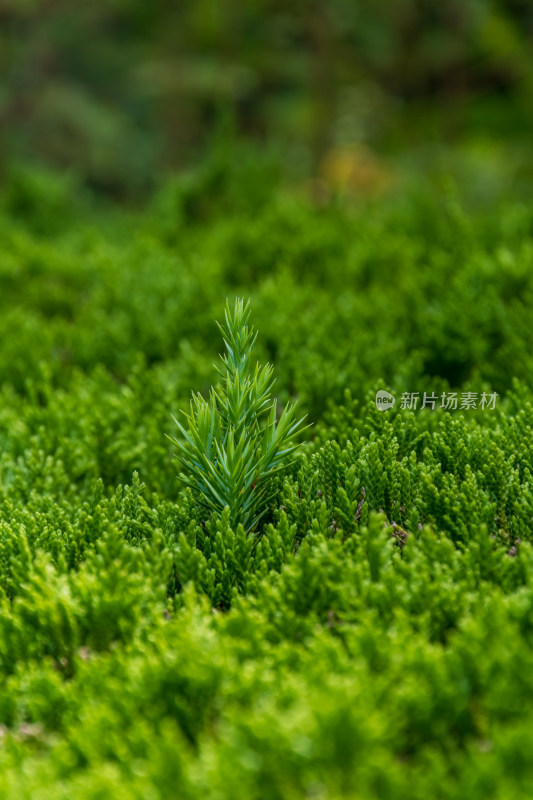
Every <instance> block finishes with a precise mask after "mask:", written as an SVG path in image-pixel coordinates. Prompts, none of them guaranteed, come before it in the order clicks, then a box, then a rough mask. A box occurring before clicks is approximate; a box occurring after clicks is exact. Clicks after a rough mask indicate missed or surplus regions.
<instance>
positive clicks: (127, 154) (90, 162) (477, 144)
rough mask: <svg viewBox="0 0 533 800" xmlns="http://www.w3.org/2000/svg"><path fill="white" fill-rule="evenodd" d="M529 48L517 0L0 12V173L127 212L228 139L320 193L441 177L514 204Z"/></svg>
mask: <svg viewBox="0 0 533 800" xmlns="http://www.w3.org/2000/svg"><path fill="white" fill-rule="evenodd" d="M532 43H533V3H531V2H530V0H505V1H504V0H500V2H497V1H496V0H494V1H491V0H444V2H443V0H305V2H304V0H293V1H292V2H289V3H287V2H286V0H254V2H251V3H235V2H234V1H233V0H191V1H188V0H182V2H179V3H169V2H163V1H162V0H152V2H149V3H148V2H146V0H107V2H104V3H89V2H80V3H72V2H70V1H69V2H67V0H0V77H1V81H0V175H1V176H5V175H6V172H7V171H9V170H11V169H12V168H13V165H17V164H25V165H28V164H33V165H42V166H43V167H46V168H60V169H62V170H64V169H67V170H70V171H72V172H74V173H75V174H76V175H77V176H78V177H79V178H80V179H81V180H82V181H83V183H84V184H85V185H86V186H88V187H90V188H91V189H92V190H94V191H96V192H98V193H104V194H106V195H108V196H111V197H116V198H120V199H131V200H135V199H136V198H141V197H143V196H144V195H145V193H147V192H149V191H151V190H152V189H153V188H154V186H156V185H157V184H158V182H159V181H160V179H161V178H162V177H165V176H166V175H168V174H169V173H171V172H175V171H182V170H184V169H186V168H189V167H191V166H194V165H195V164H197V163H199V162H200V161H201V160H202V159H203V158H204V157H205V155H206V153H209V151H210V149H211V148H213V146H214V145H213V142H214V141H219V140H220V138H224V137H225V138H226V139H227V138H230V139H233V140H239V141H242V140H244V141H248V140H251V141H252V142H257V143H259V144H260V145H261V146H262V147H263V146H265V145H268V146H272V147H273V148H277V151H278V153H279V154H281V158H282V161H283V166H284V170H285V172H286V175H287V176H288V177H289V179H293V180H295V181H300V180H302V181H305V180H308V181H311V184H310V185H311V186H312V187H313V191H316V192H318V193H320V192H322V191H327V190H329V189H331V187H333V188H338V187H341V188H345V189H348V190H350V189H353V190H354V191H356V192H376V191H377V192H380V191H383V190H384V189H386V187H387V186H389V185H390V184H391V183H394V180H395V176H396V173H397V171H398V170H399V171H400V172H404V173H405V172H411V173H413V174H417V171H418V174H428V173H431V172H432V171H433V170H439V169H440V170H442V169H443V167H444V166H445V168H446V169H447V170H449V171H451V172H452V173H453V172H454V170H455V171H456V172H457V174H458V175H459V178H460V180H463V181H464V182H465V183H469V184H470V183H471V182H472V181H473V182H474V184H475V185H477V186H478V188H479V192H480V194H483V193H484V192H485V191H486V189H487V185H489V186H490V185H491V184H492V183H496V184H497V185H498V186H499V187H503V190H505V191H507V190H509V189H513V190H515V189H516V190H519V189H520V187H527V186H529V185H530V184H531V178H532V177H533V174H532V173H533V171H532V169H531V159H530V155H531V133H532V123H533V102H532V100H533V47H532ZM480 174H482V175H483V176H484V178H483V180H482V181H481V182H479V175H480ZM476 181H477V183H476Z"/></svg>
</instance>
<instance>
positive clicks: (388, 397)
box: [376, 389, 396, 411]
mask: <svg viewBox="0 0 533 800" xmlns="http://www.w3.org/2000/svg"><path fill="white" fill-rule="evenodd" d="M395 402H396V398H395V397H394V395H393V394H391V393H390V392H386V391H385V389H380V390H379V392H376V408H377V409H378V411H388V410H389V408H392V407H393V405H394V403H395Z"/></svg>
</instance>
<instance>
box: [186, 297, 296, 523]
mask: <svg viewBox="0 0 533 800" xmlns="http://www.w3.org/2000/svg"><path fill="white" fill-rule="evenodd" d="M249 316H250V301H249V300H248V302H246V304H245V303H244V300H243V299H237V300H236V301H235V306H234V308H233V311H232V310H231V308H230V306H229V303H228V302H227V303H226V310H225V325H220V324H219V323H217V325H218V327H219V328H220V330H221V332H222V335H223V338H224V344H225V347H226V352H225V354H224V355H223V356H221V360H222V364H221V365H220V366H218V367H217V370H218V372H219V375H220V380H219V382H218V383H217V385H216V386H214V387H212V388H211V392H210V395H209V399H208V400H205V399H204V398H203V397H202V396H201V395H200V394H193V396H192V399H191V404H190V412H189V413H188V414H187V413H185V412H184V417H185V420H184V424H183V425H182V424H181V423H180V422H179V421H178V420H177V419H175V417H173V419H174V421H175V423H176V425H177V426H178V429H179V431H180V433H181V438H180V439H171V441H172V442H173V443H174V444H175V445H176V448H177V457H178V460H179V462H180V465H181V468H182V470H183V473H182V475H181V476H180V477H181V478H182V480H183V481H184V483H185V484H186V485H187V486H189V487H190V489H191V490H192V492H193V494H194V496H195V498H196V499H197V501H198V502H199V503H200V504H201V505H204V506H206V507H207V508H208V509H210V510H212V511H216V512H219V513H220V512H221V511H222V510H223V509H224V508H225V507H226V506H228V507H229V510H230V522H231V525H232V526H233V527H235V526H237V525H238V524H239V523H242V525H243V527H244V528H245V530H246V532H247V533H249V532H250V531H252V530H254V528H256V526H257V524H258V522H259V521H260V519H261V518H262V517H263V515H264V514H265V513H266V511H267V510H268V507H269V502H270V500H271V499H272V497H273V495H272V494H271V493H270V491H269V489H270V487H271V478H272V477H273V476H274V475H276V474H277V473H279V472H280V471H282V470H284V469H286V468H287V467H288V466H289V465H290V464H291V463H292V460H291V455H292V454H293V453H294V451H295V450H296V449H297V447H298V446H299V444H298V442H297V437H298V435H299V434H300V433H301V431H302V430H303V427H302V426H303V422H304V419H305V418H304V417H300V418H298V417H297V413H296V412H297V404H296V403H292V404H289V405H287V406H286V407H285V408H284V409H283V412H282V413H281V416H280V418H279V420H278V419H277V403H276V400H275V399H272V389H273V385H274V378H273V368H272V366H271V365H270V364H266V365H264V366H260V365H259V364H257V363H256V364H255V365H254V364H253V363H252V352H253V346H254V344H255V341H256V338H257V332H255V331H254V329H253V328H251V327H249V326H248V318H249Z"/></svg>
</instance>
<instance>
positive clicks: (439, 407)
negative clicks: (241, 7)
mask: <svg viewBox="0 0 533 800" xmlns="http://www.w3.org/2000/svg"><path fill="white" fill-rule="evenodd" d="M221 175H222V178H221ZM258 176H260V180H258ZM73 186H74V185H73V184H72V183H69V182H67V181H65V180H64V179H63V178H58V177H57V176H54V175H47V174H45V173H39V174H37V173H35V172H32V173H31V174H24V173H18V174H16V175H13V176H12V178H11V179H10V182H9V183H8V184H7V185H6V186H5V187H4V189H3V192H2V195H1V197H0V209H1V211H0V236H1V240H2V248H1V252H0V312H1V313H0V342H1V347H0V672H1V676H2V680H1V681H0V725H1V727H0V794H1V796H2V797H5V798H8V800H24V798H28V800H29V799H30V798H31V800H41V799H43V800H44V798H54V799H55V798H59V799H61V798H65V800H66V798H69V800H71V798H82V799H85V798H108V797H109V798H127V800H130V798H132V799H133V798H135V799H137V798H138V799H139V800H141V798H142V800H146V798H159V797H161V798H168V797H183V798H191V800H192V798H195V799H196V798H199V797H206V798H213V800H214V799H215V798H217V800H218V799H219V798H232V800H233V799H235V800H239V799H240V798H242V800H249V799H250V798H261V799H262V800H268V799H270V798H272V799H273V800H274V799H275V800H278V798H279V799H280V800H281V799H282V798H283V800H291V798H358V797H364V798H368V799H371V798H376V800H378V799H379V800H383V799H387V798H390V800H399V799H400V798H402V799H403V798H409V799H410V800H412V799H413V798H415V799H416V798H420V799H422V798H424V799H425V798H428V797H431V798H442V799H443V800H444V799H446V800H447V799H448V798H449V799H450V800H452V798H453V799H454V800H455V799H456V798H458V797H461V798H462V797H465V798H466V797H468V798H473V800H476V799H477V798H479V799H480V800H481V798H483V800H486V798H502V799H503V798H505V799H506V800H507V799H508V798H523V797H528V796H530V795H531V794H532V792H533V766H532V763H533V762H532V760H531V750H532V747H533V734H532V722H533V669H532V667H533V649H532V637H533V545H532V540H533V536H532V530H533V528H532V524H533V485H532V483H533V482H532V475H533V443H532V429H533V405H532V403H531V391H532V388H533V387H532V384H533V377H532V376H533V355H532V353H533V348H532V347H531V344H532V333H531V309H532V305H533V302H532V301H533V269H532V266H533V263H532V262H533V239H532V237H533V212H532V210H531V207H530V206H528V205H527V204H521V203H519V202H517V201H513V200H509V199H508V198H506V199H505V201H502V202H499V201H498V199H497V198H494V202H492V203H489V204H481V205H479V204H475V203H473V202H472V198H471V197H470V196H468V195H463V194H461V193H460V192H459V191H456V190H454V189H453V187H451V186H444V187H440V188H437V189H435V187H433V188H432V189H431V190H428V191H426V190H425V189H424V187H423V186H422V187H421V186H417V187H416V188H413V187H410V186H405V187H403V188H402V189H401V191H399V192H396V193H394V194H391V195H390V196H389V197H385V198H382V199H381V200H380V201H379V202H367V203H365V204H354V203H352V202H345V201H343V200H342V199H341V198H338V199H336V198H330V200H329V201H328V202H318V203H317V201H316V198H314V196H313V195H311V196H309V194H308V192H307V190H306V189H302V187H293V188H292V189H291V190H287V188H286V187H282V186H280V185H279V184H278V183H277V182H276V175H275V170H272V169H271V164H269V163H268V160H267V159H266V158H265V159H262V157H261V155H260V154H259V153H257V155H256V158H255V159H253V160H252V161H249V162H247V161H246V159H244V158H242V159H239V158H237V157H235V154H232V155H231V157H230V158H229V159H228V161H227V162H221V161H217V162H216V163H209V162H206V164H204V165H203V166H202V167H201V168H200V169H199V170H198V171H197V172H194V173H191V175H189V176H187V178H186V179H182V180H172V181H170V182H168V183H167V184H166V185H165V186H163V187H162V188H161V190H160V191H159V192H158V194H157V195H156V196H155V197H154V198H153V200H151V201H150V203H148V205H147V207H146V208H144V209H142V210H140V211H138V212H129V213H125V212H120V213H119V212H117V211H113V210H111V209H110V208H109V207H108V206H104V205H103V204H102V203H100V204H96V205H91V203H90V201H89V198H83V197H79V195H78V193H77V192H76V191H75V188H73ZM75 198H78V199H75ZM242 297H246V298H248V297H250V303H251V305H250V314H251V317H250V320H251V322H252V323H253V325H254V327H255V328H256V329H257V331H258V336H257V340H256V341H255V342H254V349H253V353H254V356H253V365H252V364H251V363H250V364H249V363H248V362H246V363H247V369H248V366H253V369H255V361H256V360H257V362H258V363H260V364H266V363H270V364H272V365H273V370H274V373H273V374H274V375H275V377H276V383H275V384H274V386H272V387H271V378H272V375H271V373H270V370H269V369H268V368H267V369H266V371H263V372H261V371H259V372H258V373H257V375H256V373H255V372H253V371H252V372H251V373H248V374H249V375H251V376H252V378H253V379H256V380H257V382H256V383H255V384H253V381H252V382H248V383H246V379H245V380H244V381H243V382H242V383H241V382H240V374H239V380H237V374H238V373H239V370H238V369H235V370H234V368H233V367H232V365H231V352H233V353H235V348H234V346H233V342H232V339H231V336H232V330H233V332H234V333H235V332H238V331H239V330H241V331H242V330H243V329H244V328H245V326H246V324H247V321H246V320H244V317H243V316H242V315H246V314H247V313H248V312H245V310H244V307H243V306H241V305H239V303H237V305H236V306H235V300H236V298H242ZM226 298H229V313H228V320H227V321H226V326H227V331H226V339H227V341H228V342H229V350H227V351H226V361H225V362H224V363H223V364H222V373H223V374H222V376H221V375H220V374H218V373H217V370H216V368H215V366H213V362H215V361H216V359H217V353H219V352H220V351H221V349H222V346H223V345H222V341H221V337H220V331H219V330H218V329H217V327H216V325H215V324H214V321H215V320H217V319H218V320H223V319H224V307H225V302H226ZM235 308H236V309H237V315H239V314H241V319H240V323H239V324H236V322H238V321H237V320H236V318H235V316H233V317H232V316H231V312H232V310H233V309H235ZM250 336H251V331H250V328H248V333H247V334H246V335H245V339H244V341H243V348H244V349H243V351H242V353H243V357H244V356H246V354H247V353H248V352H249V350H250V347H249V346H250V345H251V339H250ZM245 345H246V346H245ZM228 357H229V361H228ZM235 363H236V362H235ZM240 363H241V366H242V363H243V361H241V362H240ZM234 366H235V364H234ZM261 376H262V377H261ZM224 380H226V383H224ZM217 384H219V387H222V388H218V389H215V391H216V394H211V395H210V389H211V387H212V386H213V387H217ZM237 385H238V386H239V387H240V389H241V390H242V393H241V395H240V397H241V399H242V398H243V397H244V398H246V397H248V399H250V397H251V396H252V395H250V392H251V391H252V389H251V387H252V386H255V389H254V390H253V391H254V392H255V394H253V393H252V394H253V403H252V402H250V405H249V406H248V408H249V409H251V408H252V407H254V413H255V412H259V411H263V410H264V411H267V406H268V410H270V411H271V409H272V408H274V409H275V408H276V406H275V405H274V401H277V407H278V409H279V411H278V413H276V412H274V413H273V414H272V416H271V417H270V418H269V417H268V416H266V414H264V415H263V416H261V414H259V415H258V416H257V417H255V419H256V422H255V428H254V425H253V424H251V419H252V416H253V415H251V414H249V415H248V416H247V415H246V414H245V416H244V419H245V427H246V426H248V427H247V430H250V425H251V430H252V433H254V435H256V436H257V435H258V434H259V432H262V435H263V436H264V437H266V438H267V439H268V435H269V434H268V431H269V425H271V426H272V427H271V430H274V421H275V419H276V418H277V417H278V414H279V413H281V417H279V421H278V428H277V430H281V431H283V429H284V428H283V424H284V423H282V420H284V419H285V421H286V423H287V426H288V428H287V430H288V431H289V432H290V430H291V427H292V426H293V425H294V424H295V423H296V422H297V420H299V419H300V417H303V416H304V415H306V423H307V422H310V423H312V425H311V426H310V427H308V428H307V429H306V430H303V427H304V426H303V425H302V426H301V428H302V433H301V440H302V445H301V447H299V448H298V449H296V450H294V451H293V452H292V453H290V454H287V456H288V461H287V466H286V469H285V470H284V471H282V472H280V473H279V474H277V475H276V477H275V479H273V480H272V481H271V482H270V481H269V483H268V489H267V488H266V484H265V491H264V494H263V495H262V496H261V507H260V508H258V509H256V508H254V509H253V511H251V512H250V516H248V517H246V515H243V513H242V512H243V509H244V506H242V505H240V504H239V503H228V504H226V503H224V505H223V504H222V503H220V504H219V505H217V503H213V502H211V501H212V499H213V497H212V496H210V495H209V491H207V492H206V489H207V484H206V483H204V484H202V483H201V481H202V473H201V468H202V467H203V466H206V464H205V463H203V462H202V464H200V467H197V465H196V462H195V460H194V459H192V460H191V458H190V456H191V453H192V451H191V450H190V449H188V448H187V444H186V442H187V439H186V438H185V434H187V435H190V431H191V430H194V425H195V424H196V425H197V426H199V425H200V420H201V418H202V414H204V416H205V415H209V414H212V415H213V416H212V417H208V418H209V419H214V420H216V419H218V421H219V423H220V420H221V417H222V419H223V415H224V413H226V415H227V416H226V421H227V420H228V419H229V415H230V413H233V411H232V410H231V409H234V408H235V405H234V404H232V402H230V400H231V397H234V395H231V391H233V390H234V389H235V387H236V386H237ZM258 386H259V389H258V388H257V387H258ZM228 387H229V388H228ZM231 387H233V389H232V388H231ZM380 390H385V391H388V392H390V393H391V394H393V395H394V397H395V398H396V402H395V404H394V406H393V407H392V408H390V409H389V410H387V411H385V412H383V411H381V410H379V409H378V407H377V406H376V402H375V398H376V392H378V391H380ZM191 391H193V392H194V393H195V394H196V393H197V392H200V395H201V397H202V398H204V400H201V399H198V400H197V401H194V404H193V408H192V412H191V411H190V397H191ZM247 392H248V394H247ZM454 393H455V395H456V400H457V404H456V407H454V402H453V394H454ZM424 394H426V402H425V407H424V408H422V407H421V406H422V405H423V404H424ZM267 395H268V397H267ZM415 395H418V399H417V401H416V407H415V400H414V399H413V397H412V396H415ZM230 396H231V397H230ZM483 396H485V400H482V397H483ZM431 398H434V399H431ZM490 398H493V399H492V400H491V399H490ZM295 401H298V405H299V410H298V412H294V411H290V410H289V411H286V410H285V411H283V410H284V409H287V408H289V409H291V408H292V407H293V406H292V404H293V403H294V402H295ZM254 404H255V405H254ZM215 407H216V408H215ZM243 407H244V406H243ZM215 410H216V411H217V412H218V413H219V414H220V415H221V417H216V415H215V414H214V411H215ZM188 411H189V414H190V418H189V422H188V423H187V422H186V419H185V418H184V417H183V413H182V412H185V413H187V412H188ZM283 414H284V415H285V416H283ZM172 415H173V416H174V417H175V418H176V419H177V420H178V421H180V422H181V424H182V426H183V430H182V431H180V430H179V429H177V428H176V425H175V422H174V421H173V419H172ZM206 418H207V417H206ZM265 418H266V420H265ZM241 419H242V417H241ZM269 419H270V422H269V421H268V420H269ZM265 421H266V428H265V427H263V426H264V425H265ZM214 424H218V423H217V422H214ZM231 424H232V426H233V428H234V429H235V430H237V428H238V425H239V423H238V422H236V421H235V419H234V422H232V423H231ZM191 425H192V428H191ZM227 430H229V428H227ZM265 431H266V433H265ZM217 432H218V429H217ZM220 433H221V434H222V428H221V429H220ZM165 434H166V435H165ZM233 436H234V441H235V442H236V441H240V438H239V436H238V434H237V433H235V434H233ZM167 437H171V438H176V439H177V441H178V442H181V445H180V444H178V446H177V447H178V448H179V447H180V446H181V448H182V449H181V453H182V456H183V457H182V464H181V467H180V465H179V463H178V462H177V461H176V458H175V455H176V445H174V444H172V443H171V442H169V440H168V438H167ZM230 439H231V437H229V436H228V437H227V438H226V445H227V446H228V448H229V442H230ZM200 440H201V441H200V444H202V442H204V441H205V440H204V439H202V436H200ZM246 441H248V440H246ZM256 441H257V439H256ZM296 441H297V440H296V439H295V440H294V441H293V440H290V441H289V443H288V447H287V448H286V449H289V448H291V447H292V445H293V444H296ZM245 444H246V443H245V442H243V445H242V447H243V449H244V447H245ZM223 447H224V439H223V436H222V438H219V450H218V451H217V453H218V457H219V458H220V456H221V455H224V452H225V451H224V450H223ZM178 452H179V450H178ZM263 452H264V451H263ZM211 455H212V454H211ZM210 463H211V464H212V465H216V464H217V463H219V461H216V460H215V459H214V458H213V459H212V460H211V462H210ZM191 467H192V468H191ZM206 468H207V466H206ZM195 470H196V475H195ZM180 471H183V473H184V476H185V479H186V481H187V480H189V482H190V483H191V485H190V486H188V485H187V483H186V482H183V481H180V479H179V478H178V473H179V472H180ZM251 477H252V476H251V473H250V472H247V473H246V477H245V478H244V484H245V485H246V486H247V487H248V489H249V490H250V493H249V494H248V497H251V496H253V491H255V489H254V490H253V491H252V489H251V487H252V485H253V482H254V480H252V482H250V478H251ZM253 477H254V479H255V477H256V476H255V475H254V476H253ZM204 480H205V475H204ZM239 480H241V482H242V475H241V477H240V478H239ZM241 485H242V483H241ZM259 488H260V487H259ZM230 494H231V493H230ZM233 499H234V498H233ZM222 500H224V498H222ZM226 505H227V506H228V507H225V506H226ZM244 510H246V509H244ZM260 512H264V513H262V516H261V518H260V519H257V517H258V515H259V513H260Z"/></svg>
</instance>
